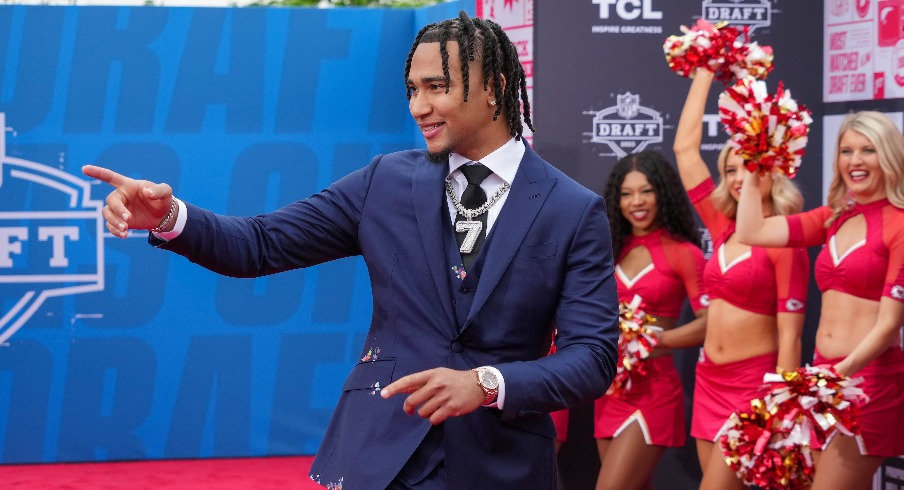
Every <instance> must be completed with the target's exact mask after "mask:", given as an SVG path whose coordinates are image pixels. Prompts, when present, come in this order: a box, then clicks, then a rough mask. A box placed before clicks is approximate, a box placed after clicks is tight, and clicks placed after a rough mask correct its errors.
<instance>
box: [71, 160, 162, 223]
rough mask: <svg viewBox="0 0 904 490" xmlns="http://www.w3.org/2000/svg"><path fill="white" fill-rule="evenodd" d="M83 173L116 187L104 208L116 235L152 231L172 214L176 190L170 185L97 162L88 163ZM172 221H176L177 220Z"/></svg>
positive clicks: (108, 196) (83, 168) (105, 215)
mask: <svg viewBox="0 0 904 490" xmlns="http://www.w3.org/2000/svg"><path fill="white" fill-rule="evenodd" d="M82 173H83V174H85V175H87V176H88V177H93V178H95V179H98V180H102V181H104V182H106V183H108V184H110V185H112V186H113V187H115V189H114V190H113V192H111V193H110V194H109V195H107V199H106V203H107V205H106V206H104V209H103V215H104V219H106V220H107V229H108V230H110V233H112V234H113V236H118V237H120V238H125V237H126V236H127V235H128V233H129V229H134V230H150V229H151V228H154V227H156V226H157V225H159V224H160V221H161V220H163V218H164V217H165V216H166V215H167V213H169V210H170V206H171V205H172V202H173V189H172V188H171V187H170V186H169V185H168V184H155V183H154V182H151V181H148V180H135V179H131V178H129V177H126V176H124V175H121V174H118V173H116V172H114V171H112V170H110V169H106V168H103V167H97V166H94V165H85V166H84V167H82ZM171 222H172V223H173V224H175V220H172V221H171ZM164 231H167V230H164Z"/></svg>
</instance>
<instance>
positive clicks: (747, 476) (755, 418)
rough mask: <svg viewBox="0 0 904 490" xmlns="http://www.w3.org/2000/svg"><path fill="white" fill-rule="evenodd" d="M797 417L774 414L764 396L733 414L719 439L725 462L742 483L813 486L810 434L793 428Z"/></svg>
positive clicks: (805, 487) (793, 487)
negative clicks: (792, 421)
mask: <svg viewBox="0 0 904 490" xmlns="http://www.w3.org/2000/svg"><path fill="white" fill-rule="evenodd" d="M793 419H794V415H790V414H773V413H772V412H771V411H770V410H769V409H768V407H767V404H766V402H765V401H764V400H762V399H756V400H752V401H751V402H750V407H749V408H748V409H745V410H739V411H737V412H734V413H732V414H731V416H730V417H729V418H728V421H726V422H725V425H724V426H722V429H721V430H720V431H719V435H718V436H717V440H718V442H719V446H720V448H721V450H722V455H723V457H724V458H725V462H726V463H727V464H728V466H729V468H731V470H732V471H734V472H735V474H736V475H737V476H738V478H739V479H740V480H741V481H742V482H744V483H745V484H746V485H748V486H753V485H755V486H758V487H761V488H790V489H807V488H810V482H811V481H812V479H813V457H812V454H811V452H810V444H809V437H810V434H809V432H801V431H799V430H792V426H793V423H791V422H790V420H793Z"/></svg>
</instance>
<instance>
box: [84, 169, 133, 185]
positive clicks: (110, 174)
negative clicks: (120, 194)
mask: <svg viewBox="0 0 904 490" xmlns="http://www.w3.org/2000/svg"><path fill="white" fill-rule="evenodd" d="M82 173H83V174H85V175H87V176H88V177H93V178H95V179H97V180H102V181H104V182H106V183H108V184H110V185H112V186H113V187H119V186H121V185H123V184H125V183H126V182H128V181H129V180H131V179H129V178H128V177H126V176H124V175H122V174H118V173H116V172H114V171H112V170H110V169H108V168H104V167H98V166H96V165H85V166H83V167H82Z"/></svg>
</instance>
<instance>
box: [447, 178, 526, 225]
mask: <svg viewBox="0 0 904 490" xmlns="http://www.w3.org/2000/svg"><path fill="white" fill-rule="evenodd" d="M509 187H511V185H509V183H508V182H505V181H502V187H500V188H499V190H497V191H496V193H495V194H493V197H491V198H490V199H487V202H485V203H483V206H480V207H479V208H477V209H468V208H466V207H464V206H462V204H461V202H460V201H459V200H458V198H457V197H456V196H455V189H453V188H452V176H451V175H450V176H449V177H446V194H448V195H449V199H451V200H452V204H454V205H455V210H456V211H458V212H459V213H460V214H462V215H464V216H465V217H466V218H468V219H469V220H471V219H474V217H475V216H480V215H481V214H483V213H485V212H487V210H488V209H490V208H491V207H493V205H494V204H496V202H498V201H499V199H500V198H501V197H502V196H504V195H505V193H506V192H508V190H509Z"/></svg>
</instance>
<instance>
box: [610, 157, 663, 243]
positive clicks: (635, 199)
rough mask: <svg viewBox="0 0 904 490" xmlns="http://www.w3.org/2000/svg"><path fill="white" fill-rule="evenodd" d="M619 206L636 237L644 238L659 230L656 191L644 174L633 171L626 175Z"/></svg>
mask: <svg viewBox="0 0 904 490" xmlns="http://www.w3.org/2000/svg"><path fill="white" fill-rule="evenodd" d="M618 205H619V208H620V209H621V214H622V216H624V217H625V219H626V220H628V223H630V224H631V233H633V234H634V235H637V236H643V235H646V234H649V233H650V232H652V231H655V230H656V229H657V228H659V221H658V220H657V219H656V218H657V215H658V214H659V205H658V203H657V200H656V190H655V189H653V186H652V185H651V184H650V181H649V180H648V179H647V176H646V175H644V173H643V172H640V171H637V170H632V171H630V172H628V173H627V174H626V175H625V180H624V181H622V185H621V194H620V197H619V203H618Z"/></svg>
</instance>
